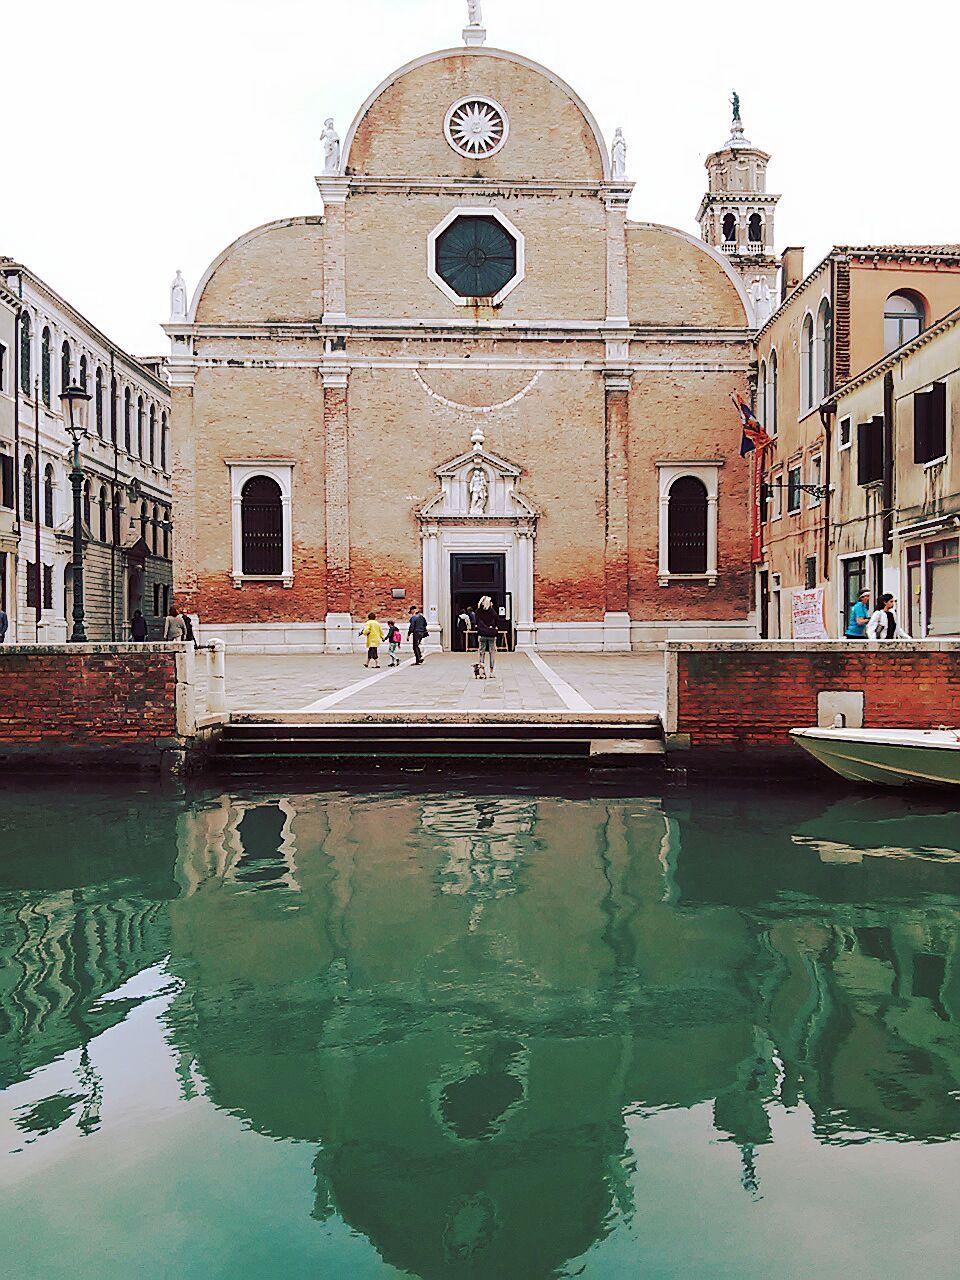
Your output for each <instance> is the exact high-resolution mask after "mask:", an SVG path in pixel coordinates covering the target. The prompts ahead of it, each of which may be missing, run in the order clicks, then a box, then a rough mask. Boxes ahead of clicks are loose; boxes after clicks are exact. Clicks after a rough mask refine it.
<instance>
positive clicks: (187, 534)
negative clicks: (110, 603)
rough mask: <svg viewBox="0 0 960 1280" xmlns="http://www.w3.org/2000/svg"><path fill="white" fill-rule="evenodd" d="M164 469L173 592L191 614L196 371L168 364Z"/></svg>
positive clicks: (194, 555) (194, 559)
mask: <svg viewBox="0 0 960 1280" xmlns="http://www.w3.org/2000/svg"><path fill="white" fill-rule="evenodd" d="M168 372H169V377H170V425H169V436H168V441H167V444H168V453H169V456H168V466H169V467H170V473H171V490H172V495H173V533H172V542H173V547H172V554H173V589H174V593H175V595H176V598H177V605H178V607H179V608H180V609H181V610H182V611H184V612H187V613H195V612H196V609H195V608H194V597H195V595H196V591H197V570H198V553H197V483H196V477H197V443H196V431H195V429H194V421H193V385H194V381H195V378H196V370H195V369H194V368H193V367H192V366H190V365H178V364H171V366H170V367H169V369H168Z"/></svg>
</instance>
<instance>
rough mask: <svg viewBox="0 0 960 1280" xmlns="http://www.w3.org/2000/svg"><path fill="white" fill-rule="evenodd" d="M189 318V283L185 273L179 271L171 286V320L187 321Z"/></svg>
mask: <svg viewBox="0 0 960 1280" xmlns="http://www.w3.org/2000/svg"><path fill="white" fill-rule="evenodd" d="M186 318H187V282H186V280H184V278H183V273H182V272H181V271H178V272H177V274H176V275H175V276H174V277H173V284H172V285H171V286H170V319H171V320H186Z"/></svg>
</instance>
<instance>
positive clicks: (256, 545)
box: [241, 476, 283, 577]
mask: <svg viewBox="0 0 960 1280" xmlns="http://www.w3.org/2000/svg"><path fill="white" fill-rule="evenodd" d="M280 497H281V495H280V486H279V485H278V484H277V482H276V480H271V479H270V477H269V476H254V477H253V478H252V479H250V480H248V481H247V482H246V484H245V485H244V486H243V493H242V514H241V519H242V522H243V573H244V575H245V576H247V577H279V576H280V574H281V573H282V572H283V509H282V505H281V501H280Z"/></svg>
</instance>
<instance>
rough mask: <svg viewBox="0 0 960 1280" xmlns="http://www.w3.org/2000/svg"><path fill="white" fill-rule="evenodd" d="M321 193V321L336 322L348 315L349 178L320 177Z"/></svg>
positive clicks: (318, 183) (318, 185) (318, 181)
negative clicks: (347, 215)
mask: <svg viewBox="0 0 960 1280" xmlns="http://www.w3.org/2000/svg"><path fill="white" fill-rule="evenodd" d="M317 187H318V188H319V190H320V194H321V196H323V224H324V225H323V322H324V324H336V323H337V322H338V321H341V320H345V319H346V315H347V269H346V257H347V217H346V214H347V196H348V195H349V191H350V180H349V178H339V177H330V176H326V177H322V178H318V179H317Z"/></svg>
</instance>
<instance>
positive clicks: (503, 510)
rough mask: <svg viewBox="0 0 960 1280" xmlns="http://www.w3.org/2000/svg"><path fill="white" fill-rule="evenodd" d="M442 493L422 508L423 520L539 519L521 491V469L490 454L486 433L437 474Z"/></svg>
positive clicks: (537, 513)
mask: <svg viewBox="0 0 960 1280" xmlns="http://www.w3.org/2000/svg"><path fill="white" fill-rule="evenodd" d="M435 474H436V476H437V479H438V480H439V481H440V492H439V493H437V494H435V495H434V496H433V497H432V498H431V499H430V501H429V502H427V503H426V504H425V505H424V506H423V507H421V508H420V511H419V516H420V519H421V520H523V521H529V520H536V519H537V516H538V515H539V512H538V511H537V509H536V507H534V505H533V504H532V503H531V502H529V501H528V500H527V499H526V498H525V497H524V496H523V494H522V493H521V492H520V491H519V489H518V488H517V485H518V482H519V480H520V468H519V467H517V466H514V464H513V463H512V462H508V461H507V460H506V459H505V458H499V457H497V455H496V454H495V453H489V452H488V451H487V450H486V449H485V448H484V447H483V433H482V432H481V431H479V430H477V431H475V432H474V434H473V448H472V449H471V450H469V451H468V452H467V453H461V454H460V455H459V456H458V457H456V458H452V459H451V460H450V461H449V462H445V463H444V464H443V466H442V467H437V469H436V472H435Z"/></svg>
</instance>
